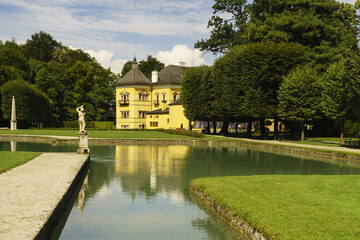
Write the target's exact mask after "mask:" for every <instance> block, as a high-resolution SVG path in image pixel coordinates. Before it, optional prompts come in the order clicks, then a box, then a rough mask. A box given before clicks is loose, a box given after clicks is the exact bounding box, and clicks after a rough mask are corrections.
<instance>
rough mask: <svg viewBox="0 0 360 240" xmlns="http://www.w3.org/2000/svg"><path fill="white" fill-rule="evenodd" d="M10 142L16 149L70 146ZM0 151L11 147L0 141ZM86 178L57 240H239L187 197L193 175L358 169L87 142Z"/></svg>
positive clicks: (229, 152)
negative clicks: (87, 164) (89, 151)
mask: <svg viewBox="0 0 360 240" xmlns="http://www.w3.org/2000/svg"><path fill="white" fill-rule="evenodd" d="M76 148H77V146H74V145H51V144H34V143H17V144H16V149H17V151H42V152H45V151H51V152H61V151H72V152H74V151H76ZM0 150H10V143H8V142H7V143H1V142H0ZM90 150H91V163H90V170H89V172H88V175H87V176H86V178H85V181H84V184H83V186H82V187H81V190H80V192H79V194H78V196H75V203H74V205H73V206H72V209H71V211H70V214H69V216H68V218H67V219H65V221H66V222H65V225H64V227H63V229H62V232H61V233H59V235H58V236H56V237H55V238H59V239H187V240H190V239H243V238H242V237H241V236H239V235H238V233H236V232H235V231H233V230H232V229H231V228H230V227H228V226H227V225H226V224H224V222H222V220H221V219H219V218H217V217H216V216H213V215H212V214H211V213H206V210H203V209H202V207H201V206H200V205H198V204H197V203H196V201H195V200H193V199H192V198H191V196H190V195H189V191H188V187H189V182H190V181H191V180H192V179H194V178H200V177H209V176H231V175H243V176H248V175H264V174H322V175H330V174H332V175H333V174H360V168H357V167H351V166H343V165H337V164H331V163H327V162H321V161H314V160H311V159H307V158H298V157H291V156H283V155H277V154H272V153H264V152H260V151H254V150H250V149H246V148H227V147H196V146H187V145H165V146H164V145H162V146H159V145H136V146H130V145H116V146H115V145H109V146H96V145H95V146H90Z"/></svg>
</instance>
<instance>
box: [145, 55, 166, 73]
mask: <svg viewBox="0 0 360 240" xmlns="http://www.w3.org/2000/svg"><path fill="white" fill-rule="evenodd" d="M164 67H165V65H164V64H163V63H162V62H160V61H159V60H157V59H156V58H155V57H153V56H151V55H148V56H147V59H146V60H141V61H140V62H139V70H140V71H141V72H142V73H143V74H144V75H145V76H147V77H148V78H151V73H152V71H154V70H156V71H158V72H159V71H161V70H162V69H163V68H164Z"/></svg>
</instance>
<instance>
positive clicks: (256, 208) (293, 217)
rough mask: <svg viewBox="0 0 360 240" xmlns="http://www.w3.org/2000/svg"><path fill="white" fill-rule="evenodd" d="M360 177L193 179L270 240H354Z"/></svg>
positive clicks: (197, 186)
mask: <svg viewBox="0 0 360 240" xmlns="http://www.w3.org/2000/svg"><path fill="white" fill-rule="evenodd" d="M359 186H360V177H359V176H346V175H341V176H306V175H305V176H291V175H286V176H282V175H280V176H279V175H274V176H250V177H217V178H203V179H196V180H193V181H192V182H191V188H193V187H194V188H195V189H198V190H199V191H200V192H202V193H204V194H205V195H209V196H210V198H211V200H213V201H215V202H216V203H218V204H219V205H220V206H222V207H224V208H227V209H229V210H230V213H231V214H232V215H234V216H238V217H239V218H240V219H244V220H246V221H247V222H248V223H250V224H251V225H252V226H253V227H254V228H255V229H257V230H258V231H260V232H261V233H262V234H263V235H265V236H267V237H268V238H270V239H318V240H320V239H357V238H358V237H359V236H360V225H359V222H358V221H359V219H360V209H359V199H360V191H359Z"/></svg>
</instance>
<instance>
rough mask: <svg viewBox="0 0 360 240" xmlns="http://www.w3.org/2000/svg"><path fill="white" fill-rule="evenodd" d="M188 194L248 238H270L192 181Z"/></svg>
mask: <svg viewBox="0 0 360 240" xmlns="http://www.w3.org/2000/svg"><path fill="white" fill-rule="evenodd" d="M189 191H190V194H191V195H192V196H193V197H194V198H195V199H196V200H197V201H199V202H201V203H202V204H203V205H205V206H206V207H207V208H208V209H209V210H211V211H212V212H214V213H215V214H216V215H217V216H219V217H220V218H221V219H223V220H224V221H225V222H227V223H228V224H229V225H230V226H231V227H233V228H234V229H235V230H237V231H239V232H240V233H242V234H243V235H244V236H245V237H247V238H248V239H253V240H269V239H271V238H270V237H269V236H267V235H266V234H264V233H261V232H260V231H259V230H257V229H256V228H255V227H254V226H253V225H252V224H251V223H250V222H248V221H246V220H244V219H242V218H240V217H238V216H235V215H234V214H232V212H231V210H230V209H229V208H227V207H224V206H222V205H220V204H219V203H217V202H216V201H215V200H213V199H212V198H211V196H209V195H205V194H204V193H203V192H202V191H201V190H200V188H198V187H197V186H195V185H194V184H193V183H190V187H189Z"/></svg>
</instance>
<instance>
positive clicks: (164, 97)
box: [161, 93, 166, 102]
mask: <svg viewBox="0 0 360 240" xmlns="http://www.w3.org/2000/svg"><path fill="white" fill-rule="evenodd" d="M161 95H162V101H163V102H166V93H162V94H161Z"/></svg>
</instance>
